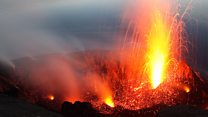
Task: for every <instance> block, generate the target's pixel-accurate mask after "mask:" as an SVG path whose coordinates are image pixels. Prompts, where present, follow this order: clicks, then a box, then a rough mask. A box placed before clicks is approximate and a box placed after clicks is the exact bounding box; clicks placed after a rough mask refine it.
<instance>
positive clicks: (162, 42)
mask: <svg viewBox="0 0 208 117" xmlns="http://www.w3.org/2000/svg"><path fill="white" fill-rule="evenodd" d="M169 30H170V29H168V24H166V21H164V19H163V18H162V16H161V14H160V12H156V13H155V14H154V21H153V23H152V27H151V29H150V33H149V35H148V37H147V38H148V40H147V43H148V52H147V53H148V54H147V56H148V63H149V64H150V65H149V67H150V69H151V76H150V77H151V84H152V88H154V89H155V88H157V87H158V86H159V85H160V83H161V82H163V80H164V74H165V71H166V67H167V61H168V59H169V53H170V52H169V51H170V50H169V48H170V36H169V32H170V31H169Z"/></svg>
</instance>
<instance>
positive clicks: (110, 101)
mask: <svg viewBox="0 0 208 117" xmlns="http://www.w3.org/2000/svg"><path fill="white" fill-rule="evenodd" d="M104 102H105V104H107V105H108V106H110V107H112V108H113V107H115V105H114V102H113V100H112V97H107V98H106V99H105V100H104Z"/></svg>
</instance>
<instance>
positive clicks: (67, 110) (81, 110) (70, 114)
mask: <svg viewBox="0 0 208 117" xmlns="http://www.w3.org/2000/svg"><path fill="white" fill-rule="evenodd" d="M62 114H63V115H64V116H65V117H100V116H101V114H99V113H98V112H97V111H96V110H94V109H93V107H92V105H91V104H90V103H88V102H79V101H77V102H75V103H74V104H72V103H71V102H64V103H63V104H62Z"/></svg>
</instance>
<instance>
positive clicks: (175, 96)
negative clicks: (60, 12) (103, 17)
mask: <svg viewBox="0 0 208 117" xmlns="http://www.w3.org/2000/svg"><path fill="white" fill-rule="evenodd" d="M179 4H180V3H178V2H177V1H173V0H140V1H139V3H137V5H138V6H139V8H138V9H137V8H135V9H133V10H134V11H131V10H132V9H130V10H129V9H128V8H127V12H126V14H127V15H125V22H129V25H128V29H127V31H126V33H125V36H124V39H122V43H119V44H117V45H119V47H118V49H115V50H113V51H98V50H97V51H85V52H77V53H73V54H71V57H70V59H68V58H67V59H66V58H64V57H58V59H57V58H56V57H55V59H51V58H53V57H54V56H52V57H51V58H50V56H49V57H45V58H44V59H43V61H44V60H47V61H49V62H48V64H46V65H45V66H47V67H45V66H44V65H42V64H41V63H40V65H39V64H38V62H36V63H37V64H35V65H31V66H32V67H31V66H30V67H31V71H30V72H31V74H32V75H31V77H34V78H32V79H37V78H36V77H38V78H39V77H40V76H41V77H49V76H48V74H47V73H48V72H49V73H54V74H56V73H59V74H60V76H59V75H57V76H56V75H51V76H52V77H62V76H63V77H66V78H68V77H70V80H66V81H67V82H66V81H65V80H64V82H60V81H59V80H60V79H61V78H60V79H58V78H57V79H56V78H54V79H53V82H56V83H57V87H61V88H56V86H54V85H52V86H51V85H48V87H47V86H44V88H43V89H41V88H40V89H41V91H42V92H41V93H37V92H35V91H34V93H31V92H30V91H32V90H29V89H35V90H39V89H37V88H36V87H35V86H39V85H37V84H35V85H34V87H35V88H34V87H32V86H31V87H32V88H28V87H30V86H25V84H26V83H24V81H23V82H22V81H21V82H18V83H14V84H15V86H16V87H20V88H22V89H24V91H25V92H24V93H20V94H21V96H20V97H21V98H22V97H24V98H25V99H27V100H29V101H31V102H33V103H38V104H40V105H44V106H45V105H46V107H47V108H53V109H54V108H55V109H54V110H57V111H60V108H61V104H62V103H63V102H64V101H68V102H73V103H74V102H75V103H74V104H72V103H68V106H67V103H66V102H65V103H64V104H63V107H62V111H63V112H64V113H65V115H67V113H73V112H77V111H73V112H72V111H71V110H70V109H72V110H73V109H74V110H76V108H77V107H79V104H80V102H76V101H81V102H83V104H84V107H85V106H86V108H84V109H89V108H92V109H95V111H96V112H95V113H96V114H98V113H99V114H104V115H105V114H106V115H111V116H119V115H121V116H137V115H139V114H141V113H142V115H144V116H145V113H153V114H151V116H156V115H157V112H158V111H159V110H160V109H161V108H166V107H170V106H175V105H178V104H185V105H195V106H197V107H201V108H206V106H207V105H206V104H208V85H207V82H206V80H205V79H203V78H202V77H201V76H200V74H199V73H198V72H197V71H193V70H192V69H191V68H190V67H189V65H188V64H187V62H186V59H185V58H184V56H185V55H187V54H188V47H187V46H188V43H189V39H187V37H186V35H187V34H186V30H185V23H184V21H183V19H184V17H185V16H186V14H187V13H188V10H189V8H190V5H191V1H190V2H189V3H188V4H187V7H186V9H185V10H184V11H183V12H182V11H179V6H180V5H179ZM181 12H182V13H181ZM48 58H49V59H48ZM51 61H52V62H51ZM67 65H69V66H70V67H68V66H67ZM43 66H44V67H43ZM48 66H50V69H49V70H48ZM51 66H52V69H51ZM56 67H60V70H53V69H54V68H56ZM18 68H20V70H19V71H18V70H17V71H18V73H17V74H18V75H17V76H18V77H25V76H24V75H25V74H22V71H24V69H25V68H27V67H25V68H24V67H23V68H22V67H19V66H18V65H17V66H16V69H18ZM21 70H22V71H21ZM38 70H39V71H38ZM47 70H48V71H47ZM50 70H51V71H52V72H51V71H50ZM64 70H66V71H67V73H68V72H70V75H68V74H65V72H62V71H64ZM37 71H38V72H37ZM46 72H47V73H46ZM37 81H38V83H40V82H39V80H37ZM46 81H47V80H46ZM30 82H31V84H32V83H33V82H34V80H31V81H30ZM41 83H42V82H41ZM41 83H40V84H41ZM43 84H44V83H43ZM62 84H64V85H62ZM65 85H66V86H65ZM68 86H69V87H68ZM45 87H47V88H45ZM60 90H61V91H60ZM20 92H21V91H20ZM31 95H32V96H33V95H39V97H35V98H32V96H31ZM45 97H46V98H45ZM84 102H88V103H89V104H90V105H91V107H89V106H88V105H87V104H86V103H84ZM57 105H58V106H57ZM77 105H78V106H77ZM80 105H81V104H80ZM66 108H69V109H68V110H67V109H66ZM80 108H81V109H83V108H82V107H80ZM84 109H83V112H85V111H84ZM145 109H147V110H145ZM148 109H149V110H148ZM88 111H90V113H91V112H92V113H93V112H94V111H92V110H90V109H89V110H88ZM126 111H130V114H129V113H126ZM97 112H98V113H97ZM122 114H124V115H122Z"/></svg>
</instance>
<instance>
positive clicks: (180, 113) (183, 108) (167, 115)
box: [158, 105, 208, 117]
mask: <svg viewBox="0 0 208 117" xmlns="http://www.w3.org/2000/svg"><path fill="white" fill-rule="evenodd" d="M158 117H208V111H207V110H203V109H199V108H196V107H193V106H188V105H177V106H173V107H169V108H166V109H162V110H161V111H159V113H158Z"/></svg>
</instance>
